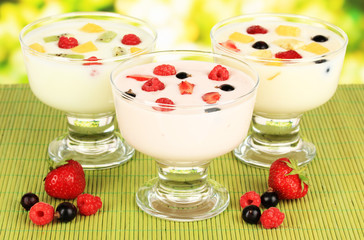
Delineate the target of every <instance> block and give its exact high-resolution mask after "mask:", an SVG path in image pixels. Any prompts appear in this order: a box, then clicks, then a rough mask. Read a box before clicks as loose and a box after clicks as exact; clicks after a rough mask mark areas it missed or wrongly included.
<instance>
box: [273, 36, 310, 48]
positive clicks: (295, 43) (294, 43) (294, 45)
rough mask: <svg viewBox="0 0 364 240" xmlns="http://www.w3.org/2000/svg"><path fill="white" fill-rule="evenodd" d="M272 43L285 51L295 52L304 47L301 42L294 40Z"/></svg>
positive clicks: (280, 40)
mask: <svg viewBox="0 0 364 240" xmlns="http://www.w3.org/2000/svg"><path fill="white" fill-rule="evenodd" d="M273 43H274V44H276V45H278V46H280V47H281V48H284V49H286V50H296V49H299V48H300V47H303V46H304V45H305V43H304V42H303V41H300V40H297V39H294V38H282V39H277V40H275V41H273Z"/></svg>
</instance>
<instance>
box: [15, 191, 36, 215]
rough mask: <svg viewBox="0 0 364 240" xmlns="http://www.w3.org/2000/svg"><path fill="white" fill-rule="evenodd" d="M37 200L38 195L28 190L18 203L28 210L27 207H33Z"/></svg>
mask: <svg viewBox="0 0 364 240" xmlns="http://www.w3.org/2000/svg"><path fill="white" fill-rule="evenodd" d="M37 202H39V198H38V196H37V195H35V194H34V193H31V192H30V193H26V194H24V195H23V196H22V198H21V201H20V204H21V205H22V206H23V208H24V209H25V210H27V211H29V209H30V208H31V207H33V205H34V204H36V203H37Z"/></svg>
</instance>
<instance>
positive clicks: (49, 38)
mask: <svg viewBox="0 0 364 240" xmlns="http://www.w3.org/2000/svg"><path fill="white" fill-rule="evenodd" d="M59 38H60V36H58V35H53V36H48V37H44V38H43V41H44V42H46V43H48V42H56V41H58V40H59Z"/></svg>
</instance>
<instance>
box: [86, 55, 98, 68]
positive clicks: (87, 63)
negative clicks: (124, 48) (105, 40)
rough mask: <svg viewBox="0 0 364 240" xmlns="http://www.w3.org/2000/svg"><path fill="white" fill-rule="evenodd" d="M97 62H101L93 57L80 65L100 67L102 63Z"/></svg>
mask: <svg viewBox="0 0 364 240" xmlns="http://www.w3.org/2000/svg"><path fill="white" fill-rule="evenodd" d="M98 60H101V59H99V58H97V57H95V56H92V57H89V58H87V59H84V61H89V62H86V63H83V64H82V65H85V66H88V65H102V63H100V62H97V61H98Z"/></svg>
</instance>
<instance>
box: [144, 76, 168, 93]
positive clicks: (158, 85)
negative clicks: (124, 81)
mask: <svg viewBox="0 0 364 240" xmlns="http://www.w3.org/2000/svg"><path fill="white" fill-rule="evenodd" d="M164 88H165V85H164V83H162V82H161V81H159V79H158V78H156V77H154V78H152V79H150V80H148V81H146V82H145V83H144V84H143V86H142V90H144V91H146V92H156V91H159V90H163V89H164Z"/></svg>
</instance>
